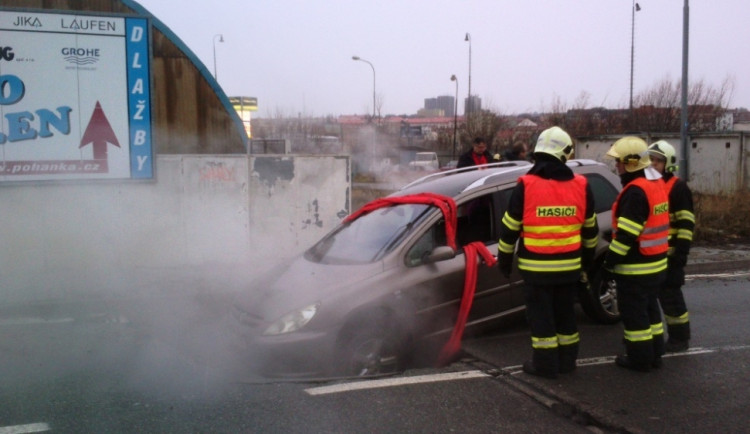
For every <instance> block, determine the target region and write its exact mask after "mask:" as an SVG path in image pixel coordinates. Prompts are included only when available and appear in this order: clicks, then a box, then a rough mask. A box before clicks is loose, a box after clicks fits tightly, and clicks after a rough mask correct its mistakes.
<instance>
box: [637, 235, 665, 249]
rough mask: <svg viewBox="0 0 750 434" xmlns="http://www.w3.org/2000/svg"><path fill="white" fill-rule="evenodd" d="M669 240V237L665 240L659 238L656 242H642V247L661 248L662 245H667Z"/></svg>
mask: <svg viewBox="0 0 750 434" xmlns="http://www.w3.org/2000/svg"><path fill="white" fill-rule="evenodd" d="M668 242H669V240H667V237H664V238H657V239H654V240H644V241H641V247H654V246H659V245H661V244H667V243H668Z"/></svg>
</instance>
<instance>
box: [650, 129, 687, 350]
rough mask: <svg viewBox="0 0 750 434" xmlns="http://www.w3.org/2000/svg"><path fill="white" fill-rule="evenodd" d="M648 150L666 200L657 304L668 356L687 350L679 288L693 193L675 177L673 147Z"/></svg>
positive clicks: (658, 145)
mask: <svg viewBox="0 0 750 434" xmlns="http://www.w3.org/2000/svg"><path fill="white" fill-rule="evenodd" d="M648 150H649V154H650V155H651V165H652V166H653V167H654V169H656V170H657V171H659V173H661V174H662V178H663V179H664V182H665V185H666V187H667V197H668V198H669V250H668V251H667V280H666V281H665V282H664V284H662V285H661V287H660V288H659V303H660V304H661V308H662V310H663V311H664V319H665V321H666V323H667V335H668V336H669V338H668V339H667V343H666V345H665V350H666V351H667V352H668V353H671V352H678V351H686V350H687V349H688V347H689V341H690V319H689V317H688V310H687V305H686V304H685V296H684V295H683V293H682V285H684V284H685V264H687V257H688V253H690V244H691V243H692V241H693V229H694V228H695V214H693V194H692V193H691V191H690V188H689V187H688V185H687V182H685V181H684V180H682V179H680V178H678V177H677V176H676V175H675V172H676V171H677V168H678V167H677V157H676V156H675V150H674V147H672V145H670V144H669V143H667V142H665V141H664V140H659V141H658V142H656V143H653V144H652V145H651V146H649V147H648Z"/></svg>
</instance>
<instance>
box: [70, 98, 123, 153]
mask: <svg viewBox="0 0 750 434" xmlns="http://www.w3.org/2000/svg"><path fill="white" fill-rule="evenodd" d="M89 143H92V144H93V147H94V160H106V159H107V143H111V144H113V145H115V146H117V147H118V148H119V147H120V142H118V141H117V137H116V136H115V132H114V131H113V130H112V126H111V125H110V124H109V121H108V120H107V116H105V115H104V110H102V106H101V104H99V101H97V102H96V107H94V113H92V114H91V120H89V124H88V125H86V131H84V133H83V138H82V139H81V145H80V146H78V149H80V148H83V147H84V146H86V145H88V144H89Z"/></svg>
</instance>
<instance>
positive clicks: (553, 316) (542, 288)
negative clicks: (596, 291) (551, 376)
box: [525, 283, 578, 373]
mask: <svg viewBox="0 0 750 434" xmlns="http://www.w3.org/2000/svg"><path fill="white" fill-rule="evenodd" d="M525 292H526V294H525V295H526V317H527V319H528V321H529V325H530V328H531V336H532V339H533V340H535V341H536V342H532V347H533V361H534V366H536V368H537V369H539V370H540V371H544V372H554V373H557V372H570V371H572V370H573V369H575V366H576V359H577V358H578V326H577V324H576V313H575V297H576V292H577V286H576V284H574V283H568V284H558V285H532V284H526V291H525ZM559 337H562V338H561V339H558V338H559Z"/></svg>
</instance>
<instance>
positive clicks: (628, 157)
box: [607, 136, 651, 172]
mask: <svg viewBox="0 0 750 434" xmlns="http://www.w3.org/2000/svg"><path fill="white" fill-rule="evenodd" d="M607 156H609V157H613V158H614V159H615V160H617V161H618V162H620V163H624V164H625V171H626V172H637V171H639V170H642V169H645V168H647V167H648V166H650V165H651V158H650V157H649V155H648V145H647V144H646V142H644V141H643V139H640V138H638V137H633V136H628V137H623V138H621V139H619V140H618V141H616V142H615V143H614V144H613V145H612V147H611V148H609V151H607Z"/></svg>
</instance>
